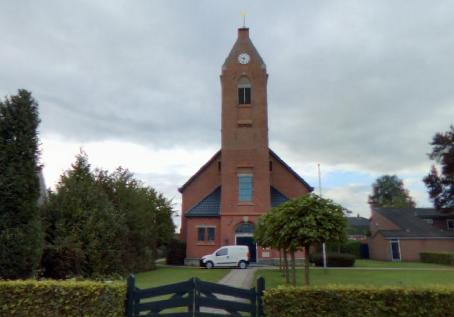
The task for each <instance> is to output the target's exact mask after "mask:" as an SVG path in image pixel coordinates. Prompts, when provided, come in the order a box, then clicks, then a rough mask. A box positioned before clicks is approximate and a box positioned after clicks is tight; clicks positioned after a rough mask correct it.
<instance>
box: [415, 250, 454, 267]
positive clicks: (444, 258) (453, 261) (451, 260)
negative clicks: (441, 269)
mask: <svg viewBox="0 0 454 317" xmlns="http://www.w3.org/2000/svg"><path fill="white" fill-rule="evenodd" d="M419 256H420V258H421V262H426V263H436V264H444V265H454V252H421V253H420V254H419Z"/></svg>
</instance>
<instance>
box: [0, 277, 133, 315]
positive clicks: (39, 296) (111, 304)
mask: <svg viewBox="0 0 454 317" xmlns="http://www.w3.org/2000/svg"><path fill="white" fill-rule="evenodd" d="M125 298H126V283H124V282H112V283H105V282H94V281H75V280H66V281H55V280H45V281H36V280H17V281H0V316H24V317H25V316H43V317H44V316H62V317H67V316H68V317H73V316H74V317H75V316H78V317H79V316H90V317H91V316H93V317H98V316H99V317H101V316H103V317H104V316H112V317H113V316H115V317H117V316H118V317H120V316H123V315H124V304H125Z"/></svg>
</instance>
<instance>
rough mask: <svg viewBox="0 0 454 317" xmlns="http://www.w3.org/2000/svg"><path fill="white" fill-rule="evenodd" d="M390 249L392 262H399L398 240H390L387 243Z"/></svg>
mask: <svg viewBox="0 0 454 317" xmlns="http://www.w3.org/2000/svg"><path fill="white" fill-rule="evenodd" d="M389 244H390V249H391V259H392V260H393V261H400V260H401V259H400V244H399V240H391V241H390V242H389Z"/></svg>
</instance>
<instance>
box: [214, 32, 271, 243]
mask: <svg viewBox="0 0 454 317" xmlns="http://www.w3.org/2000/svg"><path fill="white" fill-rule="evenodd" d="M267 79H268V74H267V72H266V65H265V63H264V62H263V59H262V58H261V56H260V55H259V53H258V52H257V50H256V48H255V47H254V45H253V44H252V42H251V40H250V38H249V29H248V28H244V27H243V28H240V29H238V38H237V40H236V42H235V44H234V45H233V48H232V49H231V51H230V53H229V55H228V57H227V59H226V60H225V62H224V65H223V66H222V74H221V86H222V120H221V121H222V146H221V166H222V172H221V188H222V195H221V215H222V216H235V218H238V217H243V218H244V220H245V222H246V221H247V219H252V218H255V216H258V215H260V214H263V213H264V212H266V211H268V210H269V209H270V171H269V164H270V163H269V149H268V114H267ZM225 219H228V218H225ZM228 221H229V220H225V221H223V222H228ZM222 229H223V231H224V229H226V230H227V228H225V226H224V225H222ZM230 231H231V229H230ZM223 242H227V241H223ZM231 242H233V243H235V242H234V241H229V243H231Z"/></svg>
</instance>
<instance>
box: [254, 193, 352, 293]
mask: <svg viewBox="0 0 454 317" xmlns="http://www.w3.org/2000/svg"><path fill="white" fill-rule="evenodd" d="M345 228H346V220H345V217H344V215H343V208H342V206H340V205H338V204H336V203H334V202H333V201H332V200H330V199H325V198H321V197H320V196H318V195H316V194H308V195H305V196H302V197H300V198H296V199H291V200H289V201H287V202H285V203H283V204H281V205H279V206H278V207H275V208H273V209H271V211H270V212H269V213H267V214H266V215H265V216H263V218H262V220H260V221H259V223H258V228H257V230H256V232H257V233H256V239H257V242H258V244H259V245H262V244H264V245H265V246H271V247H278V248H283V249H286V250H290V252H291V253H293V254H294V252H295V251H296V250H297V249H303V250H304V253H305V261H304V264H305V265H304V268H305V269H304V271H305V274H304V282H305V284H306V285H308V284H309V249H310V247H311V246H312V245H314V244H317V243H323V242H336V241H342V240H344V239H345ZM292 258H293V257H292ZM292 269H293V271H294V265H292ZM293 282H294V278H293Z"/></svg>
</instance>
